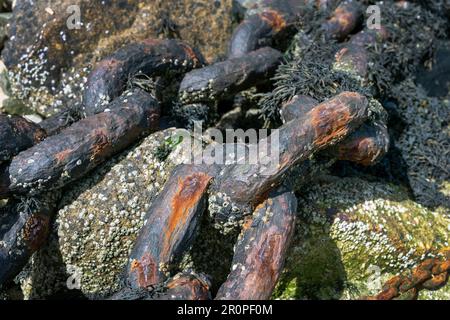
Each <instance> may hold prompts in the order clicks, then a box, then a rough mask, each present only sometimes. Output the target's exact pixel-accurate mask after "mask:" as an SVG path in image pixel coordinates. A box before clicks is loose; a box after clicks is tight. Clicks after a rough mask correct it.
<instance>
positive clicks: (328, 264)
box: [273, 177, 450, 299]
mask: <svg viewBox="0 0 450 320" xmlns="http://www.w3.org/2000/svg"><path fill="white" fill-rule="evenodd" d="M299 200H300V202H299V219H298V222H297V229H296V236H295V240H294V243H293V245H292V247H291V249H290V253H289V254H288V258H287V261H286V267H285V270H284V273H283V276H282V278H281V280H280V281H279V283H278V286H277V288H276V290H275V292H274V296H273V297H274V298H281V299H354V298H357V297H360V296H365V295H373V294H375V293H378V292H379V291H380V290H381V285H383V284H384V282H385V281H386V280H388V279H389V278H391V277H392V276H394V275H397V274H399V273H401V272H402V271H405V270H407V269H410V268H412V267H413V266H415V265H416V264H418V263H419V262H420V261H422V260H423V259H425V258H426V257H429V256H435V255H437V254H438V252H439V250H440V249H442V248H444V247H447V246H448V244H449V230H450V216H449V215H448V213H445V212H443V211H431V210H429V209H427V208H425V207H423V206H421V205H419V204H417V203H415V202H413V201H411V200H410V199H409V197H408V193H407V192H406V190H405V189H403V187H399V186H394V185H391V184H386V183H379V182H368V181H365V180H363V179H361V178H334V177H327V179H325V180H321V181H319V183H317V184H316V185H315V186H313V187H312V188H311V189H310V190H308V192H306V193H305V194H303V195H302V197H301V198H300V199H299ZM421 297H422V298H438V297H441V298H442V297H450V288H449V286H447V287H446V288H444V289H441V290H440V291H437V292H428V293H423V294H422V295H421Z"/></svg>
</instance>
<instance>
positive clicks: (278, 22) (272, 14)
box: [260, 10, 286, 32]
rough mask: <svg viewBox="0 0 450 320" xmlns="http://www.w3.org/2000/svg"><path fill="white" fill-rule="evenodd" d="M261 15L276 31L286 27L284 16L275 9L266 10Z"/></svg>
mask: <svg viewBox="0 0 450 320" xmlns="http://www.w3.org/2000/svg"><path fill="white" fill-rule="evenodd" d="M260 17H261V19H262V20H264V21H265V22H266V23H267V24H269V25H270V26H271V27H272V29H273V30H274V31H275V32H280V31H281V30H283V29H284V28H286V21H285V20H284V18H283V16H282V15H281V14H280V13H279V12H277V11H275V10H266V11H264V12H262V13H261V14H260Z"/></svg>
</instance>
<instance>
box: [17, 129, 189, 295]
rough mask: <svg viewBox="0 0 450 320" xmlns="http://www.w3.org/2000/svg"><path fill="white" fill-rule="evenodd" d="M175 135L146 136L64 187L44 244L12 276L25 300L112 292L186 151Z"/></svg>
mask: <svg viewBox="0 0 450 320" xmlns="http://www.w3.org/2000/svg"><path fill="white" fill-rule="evenodd" d="M177 132H179V131H177V130H175V129H168V130H165V131H160V132H158V133H155V134H153V135H150V136H149V137H147V138H145V139H144V140H143V141H142V143H140V144H139V145H138V146H136V147H135V148H132V149H131V150H129V151H126V152H124V153H123V154H122V155H120V156H119V157H116V158H114V159H112V160H110V161H109V162H108V163H106V164H105V165H104V166H103V167H102V168H100V169H98V170H96V171H95V172H94V173H93V174H92V175H91V176H90V177H88V178H86V179H84V180H81V181H80V182H78V183H76V184H74V185H72V186H71V187H70V190H68V191H67V192H66V194H65V195H64V197H63V200H62V203H61V209H60V210H59V212H58V214H57V217H56V221H55V223H54V227H53V232H52V234H51V236H50V243H49V245H47V246H46V247H45V248H44V249H43V250H41V251H39V252H38V253H37V254H35V255H34V256H33V258H32V261H31V263H30V264H29V265H28V267H27V268H26V269H25V271H24V272H22V274H21V275H19V277H18V280H19V281H20V283H21V286H22V289H23V291H24V296H25V298H42V297H46V296H50V295H52V294H55V293H56V292H61V291H62V292H64V291H67V287H75V288H77V287H78V289H79V290H80V291H81V293H82V294H83V295H85V296H89V297H96V296H103V295H107V294H109V293H110V291H114V290H115V289H117V287H118V286H119V285H120V281H119V275H120V273H121V271H122V269H123V267H124V265H125V263H126V261H127V258H128V255H129V250H131V248H132V246H133V244H134V242H135V239H136V236H137V233H138V231H139V230H140V228H141V226H142V224H143V222H144V215H145V213H146V211H147V209H148V208H149V206H150V205H151V202H152V200H153V199H154V197H155V196H156V195H157V194H158V192H159V191H160V190H161V188H162V186H163V185H164V182H165V180H166V178H167V177H168V175H169V174H170V172H171V170H172V168H173V167H174V165H175V164H176V163H179V162H180V161H181V159H182V158H183V153H182V152H184V151H183V150H187V149H186V148H185V147H184V142H181V139H179V136H177ZM178 143H179V144H178ZM78 280H79V281H78ZM78 285H79V286H78ZM69 289H70V288H69Z"/></svg>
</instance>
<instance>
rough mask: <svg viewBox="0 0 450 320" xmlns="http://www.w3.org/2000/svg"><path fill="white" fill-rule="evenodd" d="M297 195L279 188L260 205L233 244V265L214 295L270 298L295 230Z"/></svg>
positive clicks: (236, 297)
mask: <svg viewBox="0 0 450 320" xmlns="http://www.w3.org/2000/svg"><path fill="white" fill-rule="evenodd" d="M296 212H297V198H296V197H295V195H294V193H293V192H287V191H286V190H279V191H276V192H272V193H271V195H270V196H269V198H268V199H267V200H266V201H264V202H263V203H262V204H261V205H259V206H258V207H257V208H256V210H255V212H254V214H253V217H252V218H251V220H250V222H249V223H247V224H246V226H244V230H243V233H242V235H241V236H240V239H238V243H237V245H236V249H235V253H234V257H233V262H232V268H231V271H230V274H229V275H228V278H227V280H226V281H225V283H224V284H222V286H221V287H220V289H219V291H218V293H217V296H216V298H215V299H220V300H264V299H269V298H270V296H271V295H272V292H273V289H274V288H275V285H276V283H277V281H278V278H279V276H280V273H281V271H282V270H283V265H284V260H285V256H286V252H287V249H288V247H289V244H290V241H291V238H292V236H293V233H294V226H295V216H296Z"/></svg>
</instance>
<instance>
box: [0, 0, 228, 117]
mask: <svg viewBox="0 0 450 320" xmlns="http://www.w3.org/2000/svg"><path fill="white" fill-rule="evenodd" d="M73 5H78V6H79V8H80V10H79V12H80V20H79V21H80V28H78V29H77V28H68V24H67V22H68V20H69V23H70V25H71V26H72V25H74V23H73V22H76V20H74V17H75V16H74V14H76V11H74V10H73V9H70V8H69V6H73ZM71 8H73V7H71ZM99 12H101V13H102V14H100V15H99V14H98V13H99ZM232 23H233V19H232V0H217V1H203V0H182V1H178V0H171V1H168V0H146V1H141V0H114V1H113V0H105V1H88V0H78V1H72V0H56V1H55V0H42V1H19V2H18V3H17V5H16V6H15V7H14V10H13V16H12V18H11V23H10V25H11V27H10V28H9V32H8V36H9V40H8V41H7V42H6V44H5V49H4V51H3V52H2V56H3V59H4V61H5V64H6V66H7V67H8V70H10V73H11V77H10V78H11V81H12V89H13V93H14V95H15V96H17V97H18V98H21V99H23V100H24V101H25V102H26V104H29V105H31V106H32V107H33V109H35V110H36V111H38V112H39V113H40V114H42V115H45V116H48V115H51V114H53V113H55V112H57V111H58V110H59V109H60V108H62V107H63V106H65V105H67V104H76V103H77V102H78V99H79V96H80V95H79V92H80V91H81V90H82V89H83V86H84V83H85V81H86V76H87V74H88V73H89V70H90V69H91V67H92V65H93V64H94V63H95V62H97V61H98V60H100V59H101V58H103V57H105V56H106V55H108V54H110V53H112V52H114V51H115V50H117V48H120V47H121V46H123V45H126V44H129V43H131V42H135V41H139V40H143V39H145V38H158V37H160V38H167V37H176V38H181V39H182V40H184V41H186V42H187V43H189V44H190V45H192V46H196V47H198V48H199V49H200V51H201V52H202V53H203V54H204V55H205V57H206V58H207V59H208V60H214V59H216V58H217V57H218V56H220V55H221V54H224V53H225V52H226V47H227V45H228V40H229V38H230V37H231V33H232Z"/></svg>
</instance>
